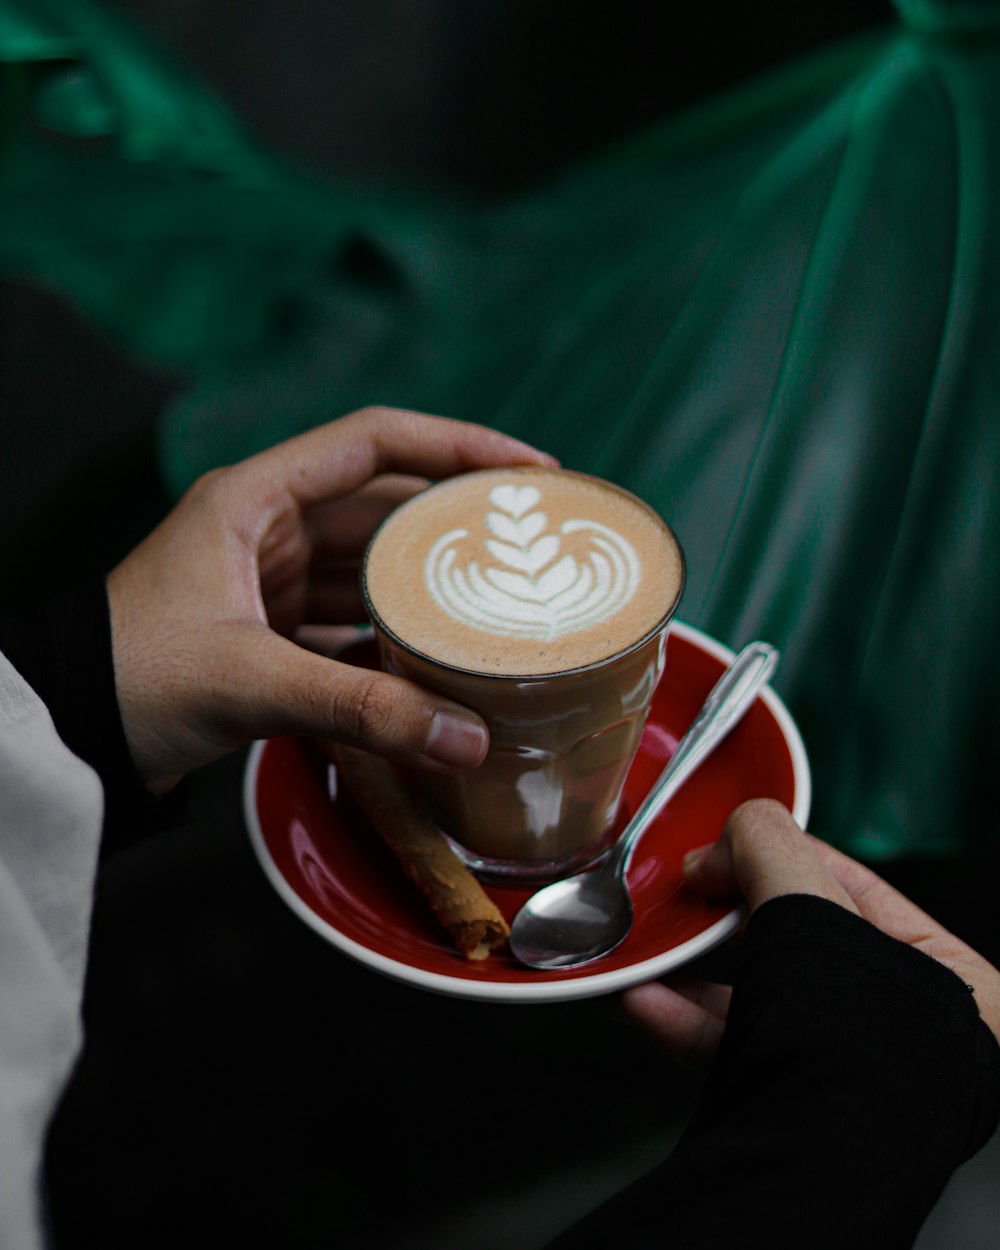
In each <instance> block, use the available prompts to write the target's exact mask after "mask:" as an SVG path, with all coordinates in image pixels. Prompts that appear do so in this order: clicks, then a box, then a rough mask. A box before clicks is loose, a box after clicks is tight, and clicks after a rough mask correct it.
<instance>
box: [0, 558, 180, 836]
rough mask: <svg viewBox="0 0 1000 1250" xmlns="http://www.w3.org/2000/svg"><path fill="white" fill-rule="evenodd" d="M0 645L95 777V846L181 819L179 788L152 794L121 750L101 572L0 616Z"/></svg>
mask: <svg viewBox="0 0 1000 1250" xmlns="http://www.w3.org/2000/svg"><path fill="white" fill-rule="evenodd" d="M0 651H2V652H3V654H4V655H5V656H6V657H7V659H8V660H9V661H10V662H11V664H13V665H14V667H15V668H16V669H17V671H18V672H19V673H20V674H21V676H22V677H23V678H24V679H25V681H26V682H27V683H28V685H29V686H31V688H32V689H33V690H34V691H35V693H36V694H37V695H38V696H39V697H40V698H41V699H42V701H43V702H44V703H45V705H46V707H47V708H48V710H49V714H50V716H51V717H52V720H53V723H54V724H55V727H56V731H57V732H58V734H59V736H60V738H62V740H63V742H65V744H66V745H67V746H68V747H69V749H70V750H71V751H72V752H73V754H74V755H77V756H79V757H80V758H81V759H82V760H85V761H86V762H87V763H88V764H90V766H91V767H92V768H93V769H94V770H95V771H96V772H97V774H98V776H99V777H100V779H101V782H102V784H103V786H104V795H105V816H104V836H103V841H102V854H107V853H109V852H110V851H113V850H116V849H118V848H119V847H122V846H125V845H127V844H129V843H130V842H133V841H135V840H136V839H137V838H140V837H142V836H144V835H145V834H146V833H149V832H153V831H155V830H157V829H161V828H163V827H165V826H166V825H168V824H173V823H176V822H177V821H178V820H180V819H183V817H184V814H185V808H184V796H183V794H182V793H177V794H174V795H172V796H170V797H169V798H168V799H167V800H157V799H154V798H153V796H152V795H151V794H150V793H149V791H148V790H147V789H146V786H145V785H144V783H143V781H142V778H141V777H140V776H139V773H138V772H137V770H136V768H135V765H134V764H133V762H132V757H131V755H130V754H129V749H128V743H127V742H126V739H125V730H124V728H123V726H122V719H121V714H120V712H119V709H118V698H117V694H116V691H115V670H114V660H113V656H112V651H111V618H110V613H109V610H108V597H107V590H106V588H105V585H104V582H103V580H100V579H95V580H93V581H92V582H89V583H88V584H87V585H85V586H83V587H81V588H80V589H78V590H74V591H72V592H71V593H68V594H66V595H64V596H62V597H60V598H58V599H55V600H53V601H52V602H50V603H47V604H44V605H43V606H41V607H39V608H37V609H35V610H33V611H32V612H30V613H28V614H25V615H18V616H3V617H0Z"/></svg>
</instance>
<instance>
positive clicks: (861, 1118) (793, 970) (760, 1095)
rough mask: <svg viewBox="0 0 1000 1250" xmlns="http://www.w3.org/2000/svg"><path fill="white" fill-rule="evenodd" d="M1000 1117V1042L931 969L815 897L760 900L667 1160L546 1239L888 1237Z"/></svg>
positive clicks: (560, 1249)
mask: <svg viewBox="0 0 1000 1250" xmlns="http://www.w3.org/2000/svg"><path fill="white" fill-rule="evenodd" d="M998 1120H1000V1047H998V1045H997V1042H996V1040H995V1038H994V1037H993V1034H992V1033H991V1032H990V1030H989V1029H988V1028H987V1027H986V1025H985V1024H984V1023H983V1021H982V1020H981V1019H980V1016H979V1013H978V1010H977V1008H976V1003H975V999H974V997H973V995H972V992H971V991H970V989H969V988H968V987H967V986H966V985H964V984H963V982H962V981H961V980H960V979H959V978H958V977H957V976H956V975H955V974H954V973H953V972H951V971H950V970H949V969H947V968H945V967H944V965H943V964H940V963H938V962H937V961H936V960H933V959H931V958H930V957H929V956H927V955H924V954H923V953H922V952H921V951H918V950H916V949H914V948H913V947H911V946H908V945H906V944H905V943H902V942H899V941H897V940H896V939H894V938H891V937H889V936H888V935H887V934H885V933H883V932H882V931H881V930H880V929H877V928H876V927H875V926H874V925H872V924H869V923H868V922H867V921H866V920H863V919H861V918H860V917H859V916H857V915H855V914H853V913H852V912H849V911H847V910H845V909H844V908H842V907H839V906H837V904H835V903H831V902H829V901H827V900H826V899H820V898H815V897H813V896H811V895H786V896H783V897H779V898H776V899H772V900H771V901H770V902H768V903H765V904H764V905H763V906H762V907H760V908H758V909H757V911H756V912H755V913H754V915H753V916H752V918H751V920H750V922H749V924H748V926H747V930H746V935H745V937H744V940H743V943H742V947H741V953H740V959H739V964H738V969H737V973H736V978H735V982H734V990H733V998H732V1003H731V1006H730V1012H729V1019H728V1023H727V1026H726V1032H725V1036H724V1039H723V1042H722V1045H721V1047H720V1049H719V1053H718V1055H717V1056H716V1060H715V1063H714V1066H713V1068H712V1071H711V1073H710V1076H709V1078H708V1081H707V1084H706V1086H705V1089H704V1092H703V1095H702V1098H701V1101H700V1104H699V1107H698V1110H697V1112H696V1114H695V1116H694V1118H693V1120H692V1122H691V1124H690V1125H689V1126H688V1128H687V1130H686V1131H685V1133H684V1135H683V1137H682V1138H681V1140H680V1142H679V1143H678V1145H677V1148H676V1149H675V1150H674V1152H673V1153H672V1155H671V1156H670V1158H669V1159H668V1160H667V1161H666V1162H665V1163H664V1164H662V1165H661V1166H660V1167H659V1168H658V1169H656V1170H655V1171H654V1172H652V1173H650V1174H648V1175H647V1176H645V1177H643V1178H642V1179H641V1180H640V1181H638V1182H636V1183H635V1184H634V1185H633V1186H631V1187H630V1188H629V1189H627V1190H625V1191H624V1192H623V1193H621V1194H619V1195H617V1196H616V1197H615V1198H614V1199H613V1200H612V1201H611V1202H609V1203H608V1204H606V1205H605V1206H603V1207H601V1208H599V1209H598V1211H596V1212H595V1213H594V1214H593V1215H592V1216H590V1217H589V1218H588V1219H586V1220H584V1221H583V1222H582V1223H580V1224H578V1225H576V1226H575V1227H574V1228H572V1229H571V1230H570V1231H569V1232H568V1233H566V1234H565V1235H563V1236H562V1237H561V1238H559V1239H558V1240H557V1242H556V1243H555V1244H554V1245H553V1247H552V1250H591V1248H594V1250H596V1248H597V1247H602V1248H606V1247H609V1246H614V1247H615V1248H616V1250H619V1248H620V1250H647V1248H649V1250H652V1248H653V1247H670V1250H682V1248H687V1247H692V1248H693V1247H698V1250H702V1248H703V1247H704V1248H706V1250H707V1248H709V1247H710V1248H711V1250H726V1248H728V1247H736V1246H739V1247H741V1248H746V1247H755V1246H760V1247H765V1246H766V1247H768V1248H769V1250H785V1248H787V1250H793V1248H801V1250H825V1248H826V1247H830V1250H834V1248H836V1250H848V1248H850V1250H861V1248H867V1247H872V1248H873V1250H874V1248H876V1247H877V1248H878V1250H896V1248H902V1247H908V1246H911V1245H912V1243H913V1241H914V1239H915V1237H916V1235H917V1232H918V1230H919V1228H920V1225H921V1224H922V1223H923V1221H924V1219H925V1218H926V1216H927V1214H928V1212H929V1211H930V1209H931V1207H932V1206H933V1205H934V1203H935V1202H936V1200H937V1198H938V1196H939V1195H940V1193H941V1190H942V1189H943V1188H944V1185H945V1183H946V1182H947V1180H948V1178H949V1177H950V1175H951V1173H952V1172H953V1171H954V1169H955V1168H956V1167H958V1165H959V1164H960V1163H962V1162H963V1161H964V1160H966V1159H968V1158H969V1157H970V1156H971V1155H973V1154H974V1153H975V1152H976V1151H977V1150H978V1149H979V1148H980V1147H981V1146H983V1145H984V1144H985V1142H986V1141H987V1140H988V1139H989V1137H990V1136H991V1134H992V1133H993V1131H994V1130H995V1128H996V1126H997V1123H998Z"/></svg>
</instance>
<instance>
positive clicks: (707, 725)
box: [607, 642, 781, 876]
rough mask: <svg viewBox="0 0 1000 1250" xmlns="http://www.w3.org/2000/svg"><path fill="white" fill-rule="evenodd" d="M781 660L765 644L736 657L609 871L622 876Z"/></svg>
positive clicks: (644, 804) (614, 855)
mask: <svg viewBox="0 0 1000 1250" xmlns="http://www.w3.org/2000/svg"><path fill="white" fill-rule="evenodd" d="M780 658H781V657H780V653H779V652H778V651H777V649H776V648H774V647H772V646H770V645H769V644H768V643H766V642H751V643H749V644H748V645H747V646H745V647H744V648H743V650H742V651H741V652H740V653H739V655H737V656H736V658H735V659H734V660H733V662H732V664H730V666H729V667H728V668H727V669H726V671H725V672H724V673H723V674H722V676H721V677H720V678H719V680H718V681H717V682H716V683H715V685H714V686H713V687H712V690H711V692H710V693H709V696H708V698H707V699H706V700H705V702H704V703H703V704H702V705H701V709H700V710H699V712H698V715H697V716H696V717H695V718H694V720H693V721H692V722H691V727H690V729H688V731H687V733H686V734H685V735H684V737H683V738H682V739H681V740H680V742H679V743H678V744H677V750H676V751H674V753H673V755H671V757H670V759H669V760H668V761H667V764H666V767H665V768H664V769H663V772H662V773H660V775H659V777H658V778H657V779H656V781H655V783H654V784H653V787H652V789H651V790H650V791H649V793H648V794H647V795H646V797H645V799H644V800H643V802H642V803H641V804H640V806H639V808H638V809H637V811H636V813H635V815H634V816H633V817H632V819H631V821H630V822H629V824H628V826H627V827H626V829H625V831H624V833H623V834H622V835H621V837H620V838H619V839H618V842H617V843H616V844H615V846H614V848H613V850H612V852H611V857H610V860H609V862H608V865H607V867H608V870H609V871H613V872H616V873H618V874H619V875H622V876H624V874H625V872H626V870H627V868H628V865H629V860H630V859H631V858H632V852H633V851H634V850H635V846H636V843H637V842H638V841H639V838H640V837H641V836H642V834H643V833H645V831H646V829H647V827H648V826H649V825H650V824H651V823H652V821H653V820H654V818H655V817H656V816H658V815H659V813H660V811H661V809H662V808H663V806H664V804H665V803H666V802H667V800H668V799H669V798H670V797H671V796H672V795H673V794H674V793H675V792H676V791H677V790H678V789H679V788H680V787H681V785H682V784H683V783H684V782H685V781H686V780H687V779H688V777H690V775H691V774H692V773H693V772H694V770H695V769H696V768H697V767H698V765H699V764H700V763H701V761H702V760H703V759H704V758H705V756H706V755H708V754H709V752H710V751H712V750H713V749H714V748H715V746H716V744H717V743H718V742H720V741H721V740H722V739H723V738H724V737H725V736H726V734H728V733H729V731H730V730H731V729H734V728H735V727H736V725H737V724H738V723H739V721H740V720H742V718H743V715H744V713H745V712H746V711H747V710H748V709H749V708H750V707H751V705H752V704H753V702H754V700H755V699H756V698H757V695H758V694H759V693H760V689H761V687H762V686H763V685H764V684H765V682H766V681H767V679H768V678H769V677H770V676H771V674H772V673H773V672H774V670H775V669H776V668H777V666H778V660H779V659H780Z"/></svg>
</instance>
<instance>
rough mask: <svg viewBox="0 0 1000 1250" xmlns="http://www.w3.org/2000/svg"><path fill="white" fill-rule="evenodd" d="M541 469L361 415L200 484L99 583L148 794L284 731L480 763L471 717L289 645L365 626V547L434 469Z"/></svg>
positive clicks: (485, 438) (485, 433) (465, 437)
mask: <svg viewBox="0 0 1000 1250" xmlns="http://www.w3.org/2000/svg"><path fill="white" fill-rule="evenodd" d="M552 463H554V462H553V460H552V458H551V457H549V456H546V455H544V454H543V453H541V452H538V451H535V450H534V449H533V448H530V447H528V446H527V445H526V444H524V443H521V442H518V441H516V440H515V439H512V438H508V437H506V436H505V435H502V434H499V433H497V432H496V431H493V430H488V429H486V428H484V427H482V426H475V425H467V424H465V423H463V422H458V421H450V420H445V419H442V418H437V417H428V416H422V415H420V414H418V413H412V412H401V411H398V410H393V409H386V408H370V409H365V410H363V411H361V412H356V413H352V414H351V415H350V416H347V417H343V418H341V419H340V420H339V421H334V422H332V423H330V424H329V425H324V426H321V427H319V428H318V429H314V430H311V431H309V432H308V433H306V434H302V435H300V436H299V437H297V438H293V439H291V440H289V441H288V442H285V443H282V444H280V445H279V446H277V447H274V448H272V449H270V450H269V451H265V452H262V453H261V454H260V455H257V456H253V457H251V458H250V459H248V460H245V461H243V462H242V463H240V464H237V465H235V466H233V467H231V468H226V469H219V470H216V471H215V472H213V473H209V474H207V475H206V476H205V477H203V478H201V479H200V480H199V481H198V482H196V483H195V484H194V486H193V487H192V488H191V489H190V490H189V491H188V492H187V494H185V495H184V497H183V498H182V499H181V500H180V502H179V503H178V504H177V506H176V507H175V508H174V509H173V511H172V512H171V513H170V514H169V515H168V516H167V518H166V519H165V520H164V521H163V522H162V524H161V525H160V526H159V527H158V528H157V529H156V530H154V531H153V533H152V534H151V535H150V536H149V537H148V538H147V539H146V540H145V541H144V542H142V543H141V544H140V545H139V546H138V547H137V548H136V549H135V550H134V551H133V552H132V553H131V554H130V555H129V556H127V557H126V559H125V560H123V561H122V563H121V564H120V565H119V566H118V567H117V568H116V569H115V570H114V571H113V572H112V573H111V575H110V577H109V578H108V596H109V600H110V606H111V630H112V644H113V649H114V662H115V681H116V686H117V691H118V701H119V705H120V707H121V712H122V720H123V723H124V726H125V734H126V738H127V739H128V744H129V749H130V751H131V753H132V757H133V759H134V760H135V763H136V765H137V767H138V769H139V772H140V774H141V775H142V777H143V779H144V780H145V781H146V783H147V785H148V786H149V787H150V789H152V790H153V791H154V792H157V793H160V792H163V791H165V790H167V789H169V788H170V786H171V785H172V784H173V783H174V782H175V781H176V780H177V779H178V778H179V777H180V776H182V775H183V774H184V773H186V772H188V771H189V770H190V769H192V768H195V767H197V766H199V765H201V764H206V763H209V762H210V761H211V760H214V759H217V758H218V757H220V756H222V755H224V754H226V753H227V752H229V751H230V750H233V749H235V748H236V747H238V746H241V745H243V744H244V743H246V742H248V741H250V740H252V739H253V738H258V737H272V736H276V735H280V734H301V735H304V736H310V737H321V738H330V739H335V740H338V741H341V742H347V743H351V744H353V745H356V746H360V747H363V748H365V749H366V750H369V751H372V752H375V753H377V754H380V755H387V756H392V757H395V758H398V759H401V760H406V761H408V762H410V763H413V764H417V765H418V766H422V767H426V768H439V769H441V768H455V767H471V766H474V765H476V764H478V763H479V762H480V761H481V760H482V758H483V756H484V755H485V753H486V749H487V746H488V736H487V731H486V727H485V725H484V724H483V722H482V721H481V719H480V718H479V717H478V716H476V715H475V714H474V713H472V712H470V711H469V710H467V709H465V708H461V707H459V706H458V705H456V704H454V703H450V702H449V701H448V700H445V699H442V698H440V697H438V696H437V695H433V694H430V693H428V692H427V691H424V690H421V689H419V688H418V687H416V686H414V685H412V684H411V683H410V682H407V681H404V680H402V679H401V678H398V677H392V676H388V675H386V674H383V673H377V672H371V671H369V670H367V669H361V668H356V667H353V666H351V665H348V664H343V663H339V662H337V661H335V660H332V659H330V658H328V657H325V656H322V655H318V654H315V653H314V652H313V651H310V650H307V649H305V648H304V647H303V646H300V645H298V642H297V641H296V638H300V637H301V630H300V627H302V626H310V625H321V626H327V625H330V624H331V623H336V622H360V621H363V620H364V619H365V613H364V608H363V605H362V601H361V595H360V589H359V586H358V565H359V561H360V557H361V554H362V552H363V550H364V547H365V545H366V543H367V541H368V538H369V537H370V535H371V533H372V531H373V530H374V528H375V527H376V526H377V525H378V523H379V522H380V521H381V520H382V518H383V517H384V516H386V515H387V514H388V513H389V512H390V511H391V510H392V509H393V508H394V507H395V506H397V505H398V504H399V503H401V502H402V501H403V500H404V499H406V498H408V497H409V496H410V495H412V494H413V493H414V492H415V491H417V490H419V489H421V488H422V487H423V486H425V485H426V484H427V483H426V479H427V478H443V477H448V476H451V475H452V474H455V473H460V472H465V471H467V470H472V469H480V468H490V467H494V466H501V465H508V464H552Z"/></svg>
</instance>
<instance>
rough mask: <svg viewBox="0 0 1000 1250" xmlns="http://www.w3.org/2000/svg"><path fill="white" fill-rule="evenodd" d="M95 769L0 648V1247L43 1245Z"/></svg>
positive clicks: (88, 876) (68, 1066)
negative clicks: (45, 1188)
mask: <svg viewBox="0 0 1000 1250" xmlns="http://www.w3.org/2000/svg"><path fill="white" fill-rule="evenodd" d="M103 802H104V800H103V795H102V791H101V785H100V782H99V781H98V779H97V775H96V774H95V773H94V772H93V770H92V769H90V768H89V767H88V766H87V765H86V764H84V763H83V762H82V761H81V760H79V759H77V758H76V756H74V755H73V754H72V753H71V752H70V751H69V750H68V749H67V748H66V747H65V746H64V745H63V743H62V742H61V740H60V739H59V736H58V735H57V733H56V731H55V728H54V726H53V724H52V720H51V718H50V717H49V714H48V712H47V710H46V708H45V706H44V704H43V703H42V702H41V700H40V699H39V698H38V696H37V695H36V694H35V693H34V691H33V690H32V689H31V688H30V687H29V686H28V685H27V684H26V683H25V682H24V681H23V680H22V678H21V677H20V675H19V674H18V673H17V672H16V671H15V669H14V668H13V667H12V666H11V665H10V664H9V663H8V661H7V660H6V659H5V658H4V657H3V656H2V655H0V1246H2V1247H4V1250H40V1248H41V1247H43V1246H44V1245H45V1236H44V1232H43V1227H44V1221H43V1215H42V1165H43V1158H44V1142H45V1133H46V1129H47V1127H48V1123H49V1120H50V1118H51V1116H52V1113H53V1111H54V1110H55V1107H56V1104H57V1102H58V1100H59V1097H60V1094H61V1092H62V1090H63V1088H64V1086H65V1084H66V1082H67V1080H68V1078H69V1075H70V1073H71V1071H72V1068H73V1064H74V1061H75V1059H76V1056H77V1055H78V1053H79V1050H80V1047H81V1045H82V1040H83V1039H82V1025H81V1019H80V1004H81V999H82V996H83V978H84V969H85V964H86V955H87V942H88V935H89V926H90V914H91V904H92V898H93V887H94V876H95V871H96V866H97V854H98V847H99V843H100V837H101V822H102V814H103Z"/></svg>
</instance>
